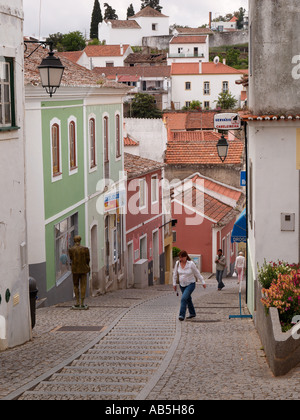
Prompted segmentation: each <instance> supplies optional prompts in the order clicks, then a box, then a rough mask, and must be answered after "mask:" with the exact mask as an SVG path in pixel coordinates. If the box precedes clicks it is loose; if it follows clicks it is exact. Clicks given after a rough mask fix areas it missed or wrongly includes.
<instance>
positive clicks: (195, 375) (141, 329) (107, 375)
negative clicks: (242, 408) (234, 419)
mask: <svg viewBox="0 0 300 420" xmlns="http://www.w3.org/2000/svg"><path fill="white" fill-rule="evenodd" d="M207 283H208V288H207V289H206V290H204V289H203V288H202V287H201V286H200V285H198V286H197V289H196V292H195V293H194V303H195V307H196V310H197V318H196V319H195V320H191V321H185V322H183V323H180V322H179V321H178V319H177V316H178V309H179V302H180V298H179V297H177V296H176V294H174V293H173V292H172V287H171V286H154V287H152V288H148V289H146V290H135V289H133V290H122V291H118V292H115V293H111V294H108V295H105V296H101V297H98V298H93V299H92V298H91V299H89V300H88V303H89V305H90V310H89V311H86V312H74V311H71V310H70V306H71V303H67V304H64V305H58V306H55V307H52V308H45V309H39V310H38V311H37V321H38V322H37V326H36V329H35V331H34V339H33V341H32V342H30V343H27V344H25V345H24V346H21V347H19V348H16V349H13V350H9V351H7V352H4V353H0V366H1V372H3V373H2V375H1V378H0V396H1V398H2V399H20V400H38V399H41V400H45V399H51V400H60V399H66V400H74V399H83V400H92V399H95V400H177V401H179V400H206V399H207V400H227V399H234V400H240V399H242V400H245V399H251V400H252V399H299V398H300V386H299V385H300V366H299V368H296V369H294V370H293V371H292V372H291V373H289V374H288V375H287V376H285V377H283V378H274V377H273V375H272V373H271V371H270V369H269V367H268V365H267V362H266V359H265V355H264V352H263V349H262V348H261V343H260V340H259V338H258V335H257V333H256V330H255V327H254V324H253V321H252V320H247V319H246V320H240V319H236V320H229V315H232V314H238V313H239V308H238V294H237V293H238V288H237V285H236V280H235V279H227V281H226V288H225V289H224V291H223V292H218V291H217V290H216V281H215V279H214V278H212V279H209V280H207Z"/></svg>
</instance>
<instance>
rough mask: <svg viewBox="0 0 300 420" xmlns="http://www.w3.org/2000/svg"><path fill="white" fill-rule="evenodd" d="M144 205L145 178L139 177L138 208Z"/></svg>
mask: <svg viewBox="0 0 300 420" xmlns="http://www.w3.org/2000/svg"><path fill="white" fill-rule="evenodd" d="M143 207H146V180H145V179H140V209H141V208H143Z"/></svg>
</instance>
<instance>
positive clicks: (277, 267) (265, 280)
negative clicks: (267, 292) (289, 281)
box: [258, 260, 296, 289]
mask: <svg viewBox="0 0 300 420" xmlns="http://www.w3.org/2000/svg"><path fill="white" fill-rule="evenodd" d="M294 267H296V265H295V264H293V265H290V264H288V263H286V262H283V261H278V262H277V263H275V262H273V261H271V262H269V263H267V262H266V260H265V261H264V264H263V266H262V267H261V268H260V267H258V281H259V282H260V284H261V285H262V287H263V288H264V289H269V288H270V287H271V284H272V282H273V280H277V279H278V276H279V274H289V273H290V272H291V271H292V269H293V268H294Z"/></svg>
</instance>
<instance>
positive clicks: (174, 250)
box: [173, 246, 181, 258]
mask: <svg viewBox="0 0 300 420" xmlns="http://www.w3.org/2000/svg"><path fill="white" fill-rule="evenodd" d="M180 251H181V249H179V248H177V246H174V247H173V258H177V257H178V255H179V253H180Z"/></svg>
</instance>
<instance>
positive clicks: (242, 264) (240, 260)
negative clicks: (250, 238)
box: [234, 252, 246, 284]
mask: <svg viewBox="0 0 300 420" xmlns="http://www.w3.org/2000/svg"><path fill="white" fill-rule="evenodd" d="M234 269H235V271H236V272H237V274H238V284H240V283H241V282H242V281H243V277H244V272H245V269H246V259H245V257H244V254H243V253H242V252H240V253H239V256H238V257H237V258H236V261H235V266H234Z"/></svg>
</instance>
